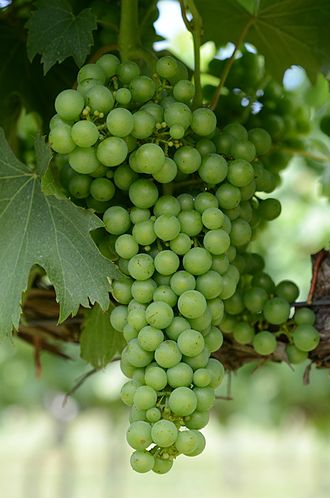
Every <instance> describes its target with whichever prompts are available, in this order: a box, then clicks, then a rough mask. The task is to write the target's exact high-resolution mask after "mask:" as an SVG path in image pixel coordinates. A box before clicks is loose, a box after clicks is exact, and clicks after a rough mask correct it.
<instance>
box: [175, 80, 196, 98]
mask: <svg viewBox="0 0 330 498" xmlns="http://www.w3.org/2000/svg"><path fill="white" fill-rule="evenodd" d="M194 95H195V86H194V85H193V83H192V82H191V81H189V80H180V81H178V82H177V83H175V85H174V87H173V96H174V97H175V99H176V100H178V101H179V102H185V103H189V102H190V101H191V99H192V98H193V97H194Z"/></svg>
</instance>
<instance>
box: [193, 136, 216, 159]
mask: <svg viewBox="0 0 330 498" xmlns="http://www.w3.org/2000/svg"><path fill="white" fill-rule="evenodd" d="M195 147H196V149H197V150H198V152H199V153H200V155H201V156H207V155H208V154H214V152H216V146H215V143H214V142H212V140H209V139H208V138H201V139H200V140H198V142H196V145H195Z"/></svg>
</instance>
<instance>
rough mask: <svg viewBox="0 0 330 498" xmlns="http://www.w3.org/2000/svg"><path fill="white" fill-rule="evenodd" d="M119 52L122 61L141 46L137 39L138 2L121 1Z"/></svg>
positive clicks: (136, 0) (131, 0)
mask: <svg viewBox="0 0 330 498" xmlns="http://www.w3.org/2000/svg"><path fill="white" fill-rule="evenodd" d="M118 43H119V52H120V56H121V59H122V60H123V61H127V60H129V58H130V56H131V53H132V51H134V50H135V49H136V48H137V47H140V46H141V43H140V39H139V22H138V0H121V11H120V25H119V37H118Z"/></svg>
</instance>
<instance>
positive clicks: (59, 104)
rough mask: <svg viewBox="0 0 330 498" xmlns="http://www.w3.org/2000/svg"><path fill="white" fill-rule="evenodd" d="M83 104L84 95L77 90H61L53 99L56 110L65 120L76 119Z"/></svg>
mask: <svg viewBox="0 0 330 498" xmlns="http://www.w3.org/2000/svg"><path fill="white" fill-rule="evenodd" d="M84 105H85V101H84V97H83V96H82V95H81V94H80V93H79V92H78V91H77V90H71V89H70V90H63V91H62V92H61V93H59V94H58V96H57V97H56V99H55V109H56V112H57V114H58V115H59V116H60V117H61V118H62V119H64V120H65V121H76V120H78V119H79V117H80V114H81V112H82V110H83V108H84Z"/></svg>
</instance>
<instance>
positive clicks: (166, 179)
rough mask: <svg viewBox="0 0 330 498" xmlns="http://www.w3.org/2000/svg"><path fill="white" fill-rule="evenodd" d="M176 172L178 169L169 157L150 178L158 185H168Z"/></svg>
mask: <svg viewBox="0 0 330 498" xmlns="http://www.w3.org/2000/svg"><path fill="white" fill-rule="evenodd" d="M177 172H178V167H177V165H176V163H175V161H173V159H171V158H170V157H165V162H164V164H163V166H162V167H161V169H160V170H158V171H157V172H156V173H153V174H152V176H153V177H154V179H155V180H156V181H157V182H159V183H170V182H172V181H173V180H174V178H175V177H176V175H177Z"/></svg>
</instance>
